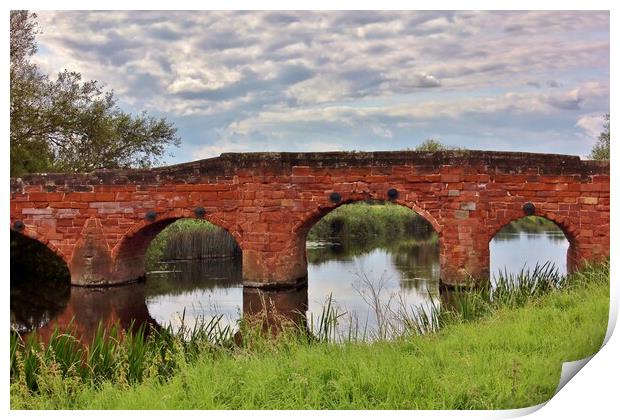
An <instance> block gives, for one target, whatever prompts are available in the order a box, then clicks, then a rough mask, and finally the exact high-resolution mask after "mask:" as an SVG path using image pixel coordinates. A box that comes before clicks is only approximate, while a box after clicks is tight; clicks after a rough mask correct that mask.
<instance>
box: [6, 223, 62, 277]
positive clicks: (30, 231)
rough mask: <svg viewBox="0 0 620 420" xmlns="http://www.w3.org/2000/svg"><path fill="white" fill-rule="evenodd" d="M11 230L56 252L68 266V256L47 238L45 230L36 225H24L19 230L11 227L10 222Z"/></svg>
mask: <svg viewBox="0 0 620 420" xmlns="http://www.w3.org/2000/svg"><path fill="white" fill-rule="evenodd" d="M11 231H12V232H15V233H16V234H18V235H22V236H24V237H26V238H29V239H32V240H34V241H37V242H39V243H40V244H41V245H43V246H45V247H47V248H48V249H49V250H50V251H52V252H53V253H54V254H56V255H57V256H58V257H59V258H60V259H61V260H62V261H63V262H64V263H65V264H66V265H67V267H68V266H69V257H68V256H67V255H66V254H65V253H64V252H62V250H61V249H60V248H59V247H58V246H56V245H55V244H54V243H53V242H51V241H50V240H49V239H48V238H47V235H46V234H45V231H43V230H42V229H40V228H39V227H38V226H36V225H26V226H25V227H24V229H23V230H21V231H19V230H17V229H15V228H13V225H12V224H11Z"/></svg>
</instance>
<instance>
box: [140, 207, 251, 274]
mask: <svg viewBox="0 0 620 420" xmlns="http://www.w3.org/2000/svg"><path fill="white" fill-rule="evenodd" d="M240 256H241V249H240V248H239V245H237V242H236V241H235V239H234V238H233V237H232V235H231V234H230V233H228V232H227V231H226V230H225V229H222V228H220V227H219V226H216V225H214V224H212V223H209V222H207V221H205V220H196V219H181V220H178V221H176V222H174V223H172V224H171V225H169V226H167V227H166V228H165V229H164V230H162V231H161V232H160V233H159V234H158V235H157V236H156V237H155V238H154V239H153V240H152V241H151V244H150V245H149V248H148V249H147V252H146V266H147V270H154V269H157V268H158V266H159V263H160V262H162V261H185V260H208V259H218V258H238V257H240Z"/></svg>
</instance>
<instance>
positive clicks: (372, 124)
mask: <svg viewBox="0 0 620 420" xmlns="http://www.w3.org/2000/svg"><path fill="white" fill-rule="evenodd" d="M37 13H38V14H39V21H40V26H41V28H42V29H43V33H42V34H41V35H40V36H39V38H38V40H39V44H40V46H41V52H40V54H39V55H38V56H37V58H36V60H37V62H38V63H39V65H40V66H41V68H42V69H43V70H45V71H47V72H50V73H56V72H58V71H61V70H63V69H64V68H69V69H72V70H77V71H80V72H82V74H83V76H84V78H86V79H91V78H92V79H98V80H101V81H103V82H105V83H106V84H107V85H108V86H109V87H110V88H113V89H114V91H115V93H116V94H117V96H118V97H119V98H120V99H121V101H122V103H124V104H130V105H132V106H133V107H135V108H136V109H141V108H146V109H148V110H149V112H156V113H161V114H164V115H165V116H166V117H167V118H168V119H170V120H171V121H180V122H179V126H180V128H181V129H180V134H181V135H182V136H183V137H184V143H185V144H187V145H188V146H189V147H190V148H191V149H192V150H198V151H197V152H195V154H194V155H192V154H191V153H194V152H191V153H187V152H186V153H185V155H183V154H182V153H181V154H179V156H180V159H183V158H185V159H187V158H190V157H192V156H206V155H215V154H219V153H221V152H222V151H225V150H229V151H245V150H250V149H251V148H254V150H260V149H261V147H265V148H267V147H268V148H276V147H284V148H288V149H295V147H296V146H294V145H290V144H289V143H291V142H297V143H299V144H300V145H303V146H304V147H306V148H307V147H314V148H318V147H327V148H329V146H330V145H333V144H338V145H340V146H341V147H349V148H355V149H359V148H361V147H359V145H357V146H356V144H357V143H360V144H363V143H364V142H367V143H368V144H367V145H368V147H372V145H373V144H374V143H372V141H373V140H372V139H374V140H376V139H377V137H380V138H382V139H383V141H385V142H386V143H387V142H389V145H393V147H402V146H403V145H404V144H405V141H410V140H405V136H414V135H415V136H418V135H419V136H425V135H430V134H432V133H439V134H442V133H447V132H449V133H453V136H454V137H455V138H458V139H459V141H461V142H465V141H466V140H464V139H467V138H469V139H470V141H471V142H472V143H475V142H476V141H478V140H477V139H478V137H484V136H488V137H492V136H496V137H497V136H499V135H501V136H503V137H502V138H501V139H500V138H497V139H496V143H497V144H499V145H502V147H504V145H506V144H507V145H510V144H512V147H514V148H516V149H519V148H520V147H522V146H523V143H521V142H519V141H518V140H516V142H514V143H512V142H513V140H512V139H518V138H520V137H521V138H522V137H523V136H527V135H528V133H529V135H531V136H535V135H543V134H544V135H545V136H551V135H552V134H551V133H558V132H559V130H560V131H561V130H564V128H566V129H567V130H572V132H570V133H567V132H565V131H561V132H562V135H563V136H564V137H565V138H569V137H570V138H572V139H576V138H577V137H578V136H580V135H582V134H583V133H584V131H583V130H586V129H585V128H584V127H585V126H586V125H587V124H588V123H587V122H586V121H585V120H584V121H583V122H581V123H579V121H581V120H580V118H582V116H591V115H594V113H596V112H599V110H601V109H603V110H608V109H609V31H608V29H609V13H608V12H590V11H587V12H574V11H552V12H545V11H532V12H466V11H462V12H450V11H438V12H430V11H428V12H394V11H386V12H376V11H365V12H329V11H320V12H296V11H291V12H234V11H223V12H209V11H200V12H196V11H193V12H174V11H164V12H157V11H152V12H132V11H118V12H111V11H103V12H87V11H79V12H75V11H73V12H68V11H56V12H52V11H42V12H37ZM550 81H552V82H553V83H551V82H550ZM532 86H536V89H533V88H532ZM530 121H536V124H533V123H530ZM575 121H578V123H577V125H575ZM426 130H428V131H426ZM528 130H529V131H528ZM205 133H208V135H206V136H205ZM482 133H485V134H484V135H483V134H482ZM568 134H570V135H568ZM567 135H568V136H567ZM443 137H445V136H444V135H443V134H442V138H443ZM205 138H206V139H207V140H205ZM558 138H560V137H558ZM317 139H319V140H317ZM407 139H408V138H407ZM205 141H207V142H208V143H209V144H204V143H203V142H205ZM568 141H570V140H567V142H568ZM356 142H357V143H356ZM461 145H463V146H467V145H466V144H461ZM299 147H301V146H299ZM506 147H508V146H506ZM576 147H577V146H576ZM578 147H583V146H578ZM550 151H552V150H550ZM574 153H581V152H580V151H577V150H575V152H574Z"/></svg>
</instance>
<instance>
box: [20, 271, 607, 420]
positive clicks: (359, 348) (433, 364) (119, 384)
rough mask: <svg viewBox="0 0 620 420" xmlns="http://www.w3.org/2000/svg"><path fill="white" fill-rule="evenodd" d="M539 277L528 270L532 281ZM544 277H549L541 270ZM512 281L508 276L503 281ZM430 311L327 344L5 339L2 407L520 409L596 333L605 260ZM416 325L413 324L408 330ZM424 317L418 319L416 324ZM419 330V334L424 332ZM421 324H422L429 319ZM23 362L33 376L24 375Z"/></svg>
mask: <svg viewBox="0 0 620 420" xmlns="http://www.w3.org/2000/svg"><path fill="white" fill-rule="evenodd" d="M535 276H538V278H537V279H533V278H532V277H535ZM545 276H547V277H546V278H545ZM506 284H508V283H506ZM525 284H526V285H527V286H525V287H521V288H519V287H514V286H508V285H507V286H500V288H501V289H502V290H501V293H497V294H495V296H494V297H492V300H489V299H488V298H489V295H488V292H485V291H481V292H480V293H472V294H469V295H467V296H468V297H467V298H466V300H465V301H462V302H461V304H460V306H459V305H456V306H454V307H453V308H452V309H450V310H448V309H446V308H443V309H439V312H436V313H435V314H434V315H432V316H431V318H433V317H435V318H436V320H437V322H438V325H440V327H441V328H439V329H438V330H435V329H433V322H434V321H433V322H429V321H428V320H424V319H423V318H419V319H418V318H416V317H415V316H410V321H411V325H412V328H410V329H408V330H407V331H406V332H404V333H402V334H400V335H399V336H396V337H392V340H377V341H374V342H360V341H356V340H355V337H353V339H351V340H350V341H346V340H345V341H343V342H340V343H337V344H336V343H333V342H331V340H329V337H330V334H331V332H330V331H332V330H330V322H337V318H336V317H337V314H333V313H331V314H330V311H327V313H324V314H323V318H322V319H324V321H323V322H324V324H323V327H324V329H325V330H324V333H321V334H319V336H318V337H316V338H309V337H308V335H304V334H300V333H299V330H295V329H290V330H287V331H286V332H285V333H283V334H281V335H280V336H278V338H277V339H272V338H267V337H266V336H265V335H264V334H261V333H259V331H258V330H257V329H255V328H252V327H251V326H249V325H243V324H242V325H241V331H242V334H241V335H240V336H238V337H237V339H236V340H234V339H233V335H232V333H231V331H230V330H226V329H224V330H222V329H219V327H218V324H217V322H212V323H209V324H206V325H202V326H200V327H199V328H196V329H195V330H193V331H189V330H188V331H185V333H184V335H185V339H181V337H180V336H179V335H174V334H171V333H170V331H169V330H163V331H160V332H159V333H152V334H151V335H149V337H148V338H146V339H144V337H142V336H141V334H143V332H140V331H138V332H137V333H134V334H129V335H126V336H124V337H122V334H120V332H118V331H117V332H114V333H113V334H112V337H110V338H108V339H103V338H102V334H101V335H100V337H99V338H96V339H95V342H94V344H93V345H92V346H91V347H90V349H89V351H87V352H85V353H82V354H81V355H80V357H78V356H77V355H76V353H75V352H76V351H77V349H78V347H74V346H73V344H71V343H75V341H74V339H73V338H72V337H70V336H65V335H62V334H61V335H58V336H57V338H56V342H53V343H52V344H50V345H48V346H39V345H36V344H34V342H32V343H30V344H29V345H26V346H25V345H24V343H22V342H20V341H19V340H18V339H17V337H15V336H12V340H11V407H12V408H14V409H18V408H93V409H97V408H125V409H132V408H162V409H163V408H169V409H174V408H187V409H190V408H194V409H196V408H205V409H206V408H222V409H225V408H246V409H252V408H254V409H259V408H290V409H295V408H296V409H304V408H351V409H362V408H367V409H370V408H392V409H398V408H402V409H439V408H443V409H450V408H453V409H467V408H474V409H492V408H517V407H524V406H530V405H534V404H538V403H541V402H543V401H545V400H547V399H549V398H550V397H551V396H552V395H553V392H554V390H555V389H556V387H557V384H558V381H559V377H560V371H561V363H562V362H564V361H569V360H576V359H581V358H583V357H586V356H588V355H590V354H592V353H594V352H596V351H597V350H598V349H599V348H600V346H601V344H602V340H603V338H604V335H605V331H606V327H607V319H608V312H609V311H608V305H609V263H604V264H600V265H596V266H591V267H588V268H586V269H584V270H583V271H582V272H580V273H576V274H574V275H571V276H570V277H568V278H567V279H565V280H562V279H561V278H557V277H554V276H553V272H552V271H550V270H540V271H539V272H538V274H535V273H530V276H529V279H528V280H527V282H526V283H525ZM415 325H417V326H418V327H415ZM425 326H426V327H425ZM428 327H430V330H431V331H432V332H426V333H425V334H420V332H425V331H428V330H429V328H428ZM425 328H426V329H425ZM28 372H29V373H28Z"/></svg>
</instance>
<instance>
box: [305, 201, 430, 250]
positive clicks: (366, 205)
mask: <svg viewBox="0 0 620 420" xmlns="http://www.w3.org/2000/svg"><path fill="white" fill-rule="evenodd" d="M412 235H414V236H415V237H416V238H418V239H425V240H428V239H431V237H433V236H436V234H435V231H434V230H433V227H432V226H431V224H430V223H428V222H427V221H426V220H425V219H424V218H423V217H422V216H420V215H418V214H417V213H415V212H414V211H413V210H411V209H409V208H407V207H404V206H400V205H396V204H392V203H390V202H385V203H375V202H363V201H362V202H356V203H352V204H346V205H343V206H341V207H338V208H337V209H335V210H333V211H331V212H330V213H328V214H326V215H325V216H324V217H323V218H322V219H321V220H319V221H318V222H317V223H316V224H315V225H314V226H313V227H312V229H310V231H309V232H308V237H307V240H309V241H317V240H330V239H331V240H333V239H338V240H349V241H368V240H374V239H377V238H379V239H383V240H385V239H387V238H391V239H392V240H393V239H395V238H399V237H405V236H412Z"/></svg>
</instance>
